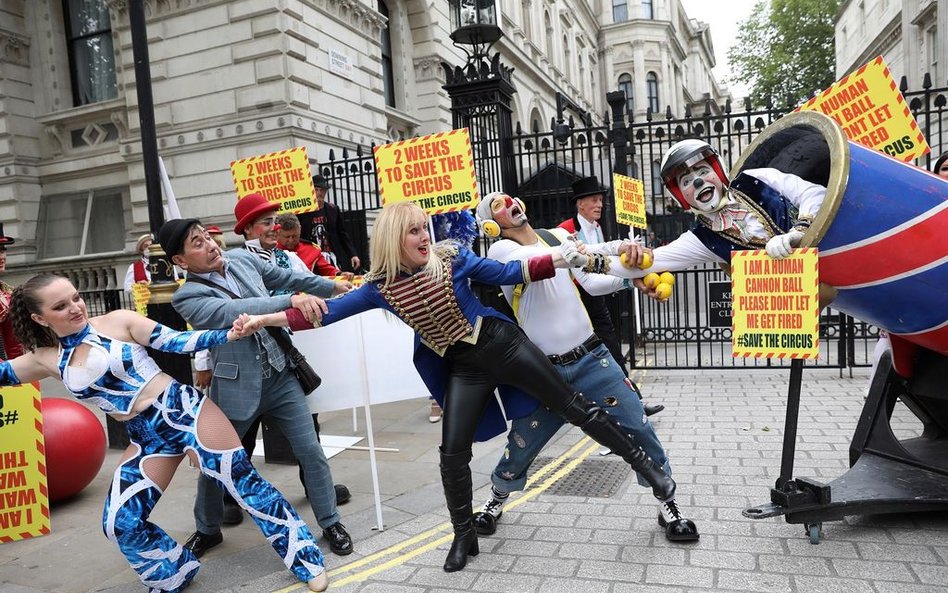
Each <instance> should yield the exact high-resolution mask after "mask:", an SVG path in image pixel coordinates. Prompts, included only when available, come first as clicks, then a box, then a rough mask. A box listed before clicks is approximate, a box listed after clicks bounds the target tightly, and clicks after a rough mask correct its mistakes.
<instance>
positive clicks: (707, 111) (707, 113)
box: [704, 98, 711, 117]
mask: <svg viewBox="0 0 948 593" xmlns="http://www.w3.org/2000/svg"><path fill="white" fill-rule="evenodd" d="M710 115H711V99H710V98H708V99H705V100H704V116H705V117H709V116H710Z"/></svg>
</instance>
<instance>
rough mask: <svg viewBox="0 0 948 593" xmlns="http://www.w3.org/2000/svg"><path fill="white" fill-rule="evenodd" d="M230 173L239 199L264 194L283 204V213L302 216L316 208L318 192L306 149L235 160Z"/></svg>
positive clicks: (267, 197)
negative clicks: (310, 171) (249, 195)
mask: <svg viewBox="0 0 948 593" xmlns="http://www.w3.org/2000/svg"><path fill="white" fill-rule="evenodd" d="M230 173H231V175H233V177H234V187H235V188H237V199H240V198H242V197H244V196H246V195H248V194H261V195H262V196H264V197H265V198H266V199H268V200H270V201H271V202H273V203H275V204H279V205H280V210H279V213H280V214H284V213H287V212H292V213H293V214H301V213H303V212H310V211H313V210H315V209H316V198H315V195H316V189H315V188H314V187H313V177H312V176H311V175H310V174H309V159H308V158H307V157H306V147H305V146H297V147H296V148H289V149H287V150H281V151H279V152H271V153H268V154H261V155H258V156H253V157H248V158H245V159H240V160H237V161H233V162H231V164H230Z"/></svg>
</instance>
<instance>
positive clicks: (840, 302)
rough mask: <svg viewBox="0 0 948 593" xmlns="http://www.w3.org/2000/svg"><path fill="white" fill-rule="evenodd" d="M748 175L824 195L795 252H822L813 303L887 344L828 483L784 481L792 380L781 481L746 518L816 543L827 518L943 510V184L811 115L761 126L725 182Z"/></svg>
mask: <svg viewBox="0 0 948 593" xmlns="http://www.w3.org/2000/svg"><path fill="white" fill-rule="evenodd" d="M754 167H774V168H777V169H780V170H782V171H785V172H788V173H794V174H796V175H799V176H800V177H803V178H804V179H807V180H808V181H812V182H814V183H819V184H821V185H825V186H826V187H827V193H826V199H825V200H824V203H823V206H822V208H821V210H820V212H819V214H818V215H817V217H816V220H814V222H813V224H812V225H811V227H810V229H809V231H808V232H807V233H806V235H805V236H804V238H803V241H802V244H801V247H817V248H819V251H820V260H819V273H820V283H821V291H820V293H821V302H822V303H823V304H824V305H825V304H827V303H828V302H829V301H832V304H833V307H834V308H835V309H838V310H840V311H842V312H844V313H847V314H849V315H852V316H853V317H856V318H859V319H861V320H863V321H866V322H868V323H871V324H873V325H875V326H877V327H878V328H880V329H883V330H885V331H886V332H888V334H889V336H890V338H891V343H892V347H891V353H889V352H886V353H885V354H884V355H883V356H882V358H881V360H880V362H879V364H878V365H877V367H876V372H875V375H874V376H873V378H872V385H871V387H870V391H869V395H868V397H867V399H866V403H865V405H864V407H863V411H862V414H861V416H860V419H859V422H858V424H857V427H856V431H855V434H854V435H853V439H852V442H851V444H850V449H849V457H850V466H851V467H850V469H849V471H847V472H846V473H845V474H844V475H842V476H840V477H839V478H837V479H836V480H834V481H832V482H830V483H829V484H822V483H819V482H817V481H815V480H810V479H807V478H793V477H792V467H793V455H794V448H795V437H796V415H797V412H798V409H799V408H798V406H799V375H797V377H796V383H797V384H796V386H795V387H796V393H795V394H794V377H793V374H792V373H791V389H790V397H789V398H788V407H787V424H786V427H787V430H786V431H785V434H784V450H783V463H782V466H781V476H780V478H779V479H778V480H777V484H776V485H775V487H774V488H773V489H771V502H770V503H768V504H765V505H761V506H758V507H753V508H749V509H746V510H745V511H744V516H746V517H751V518H755V519H760V518H765V517H772V516H777V515H785V516H786V520H787V522H789V523H803V524H804V525H805V526H806V529H807V532H808V535H809V537H810V541H811V542H812V543H819V540H820V537H821V535H822V522H823V521H824V520H837V519H841V518H843V517H844V516H846V515H858V514H870V513H888V512H905V511H925V510H936V509H946V508H948V181H946V180H944V179H942V178H940V177H937V176H935V175H933V174H931V173H929V172H928V171H925V170H924V169H920V168H918V167H914V166H912V165H907V164H905V163H902V162H900V161H897V160H895V159H894V158H891V157H889V156H886V155H885V154H882V153H881V152H878V151H875V150H872V149H869V148H866V147H864V146H862V145H860V144H856V143H854V142H850V141H848V140H847V139H846V137H845V135H844V134H843V131H842V129H841V128H840V127H839V126H838V125H837V124H836V123H835V122H834V121H833V120H832V119H830V118H828V117H826V116H824V115H822V114H818V113H815V112H799V113H793V114H790V115H788V116H786V117H784V118H782V119H780V120H778V121H777V122H776V123H774V124H773V125H771V126H769V127H768V128H767V129H766V130H764V131H763V132H762V133H761V134H760V136H758V138H757V139H756V140H755V141H754V142H753V143H752V144H751V145H750V146H749V147H748V148H747V149H746V150H745V151H744V153H743V154H742V155H741V158H740V159H739V160H738V162H737V164H736V165H735V166H734V170H733V171H732V175H731V177H732V178H733V177H734V175H736V174H737V173H738V172H739V171H741V170H743V169H749V168H754ZM798 368H799V369H802V367H798ZM794 398H796V400H794ZM897 399H898V400H900V401H901V402H902V403H904V404H905V405H906V406H907V407H908V408H909V409H910V410H911V411H912V412H913V413H914V414H915V415H916V416H917V417H918V418H919V420H920V421H921V423H922V425H923V426H924V430H923V432H922V434H921V436H919V437H916V438H910V439H902V440H899V439H897V438H896V437H895V436H894V435H893V433H892V429H891V427H890V424H889V421H890V418H891V416H892V411H893V408H894V407H895V404H896V400H897Z"/></svg>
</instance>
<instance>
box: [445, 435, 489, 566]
mask: <svg viewBox="0 0 948 593" xmlns="http://www.w3.org/2000/svg"><path fill="white" fill-rule="evenodd" d="M470 462H471V451H470V450H468V451H462V452H460V453H448V454H446V453H444V452H443V451H442V452H441V485H442V486H443V487H444V499H445V502H447V505H448V514H449V515H451V525H453V526H454V542H453V543H452V544H451V549H450V550H449V551H448V557H447V558H445V560H444V571H445V572H456V571H458V570H462V569H463V568H464V567H465V566H466V565H467V557H468V556H477V554H478V553H479V552H480V550H479V549H478V547H477V532H476V531H475V530H474V521H473V517H474V509H473V507H472V504H471V496H472V492H471V488H472V485H471V467H470V465H469V464H470Z"/></svg>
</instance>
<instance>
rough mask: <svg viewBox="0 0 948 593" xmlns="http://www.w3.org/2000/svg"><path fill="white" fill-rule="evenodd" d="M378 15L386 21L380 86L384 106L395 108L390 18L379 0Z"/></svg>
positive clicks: (382, 0)
mask: <svg viewBox="0 0 948 593" xmlns="http://www.w3.org/2000/svg"><path fill="white" fill-rule="evenodd" d="M379 13H380V14H381V15H382V16H384V17H385V18H386V19H387V22H386V23H385V28H384V29H382V39H381V41H380V43H381V44H382V85H383V86H384V87H385V104H386V105H388V106H389V107H395V67H394V66H393V64H392V35H391V33H390V32H389V25H391V24H392V17H391V16H389V13H388V6H386V5H385V0H379Z"/></svg>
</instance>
